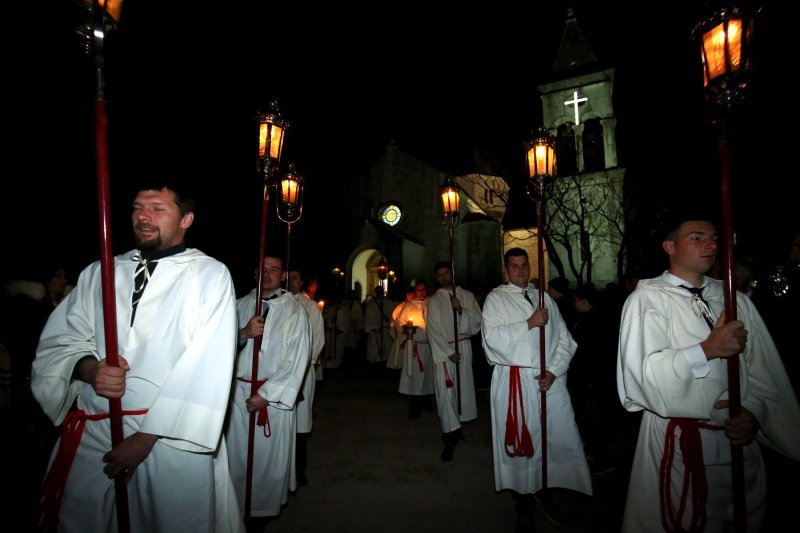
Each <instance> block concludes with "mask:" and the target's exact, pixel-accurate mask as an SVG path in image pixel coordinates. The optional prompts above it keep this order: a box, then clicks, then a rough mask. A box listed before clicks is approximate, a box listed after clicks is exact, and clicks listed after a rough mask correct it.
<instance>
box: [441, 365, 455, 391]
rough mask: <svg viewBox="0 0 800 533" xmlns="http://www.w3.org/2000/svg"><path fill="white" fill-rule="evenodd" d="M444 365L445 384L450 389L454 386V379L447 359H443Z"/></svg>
mask: <svg viewBox="0 0 800 533" xmlns="http://www.w3.org/2000/svg"><path fill="white" fill-rule="evenodd" d="M442 366H443V367H444V386H445V387H446V388H448V389H452V388H453V380H452V379H451V378H450V372H448V371H447V361H442Z"/></svg>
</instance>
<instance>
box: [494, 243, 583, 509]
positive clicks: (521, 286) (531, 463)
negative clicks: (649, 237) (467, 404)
mask: <svg viewBox="0 0 800 533" xmlns="http://www.w3.org/2000/svg"><path fill="white" fill-rule="evenodd" d="M505 269H506V274H507V275H508V279H509V283H507V284H505V285H500V286H499V287H497V288H495V289H493V290H492V292H490V293H489V294H488V295H487V296H486V301H485V302H484V305H483V323H482V325H481V330H482V333H483V347H484V350H485V352H486V359H487V360H488V362H489V364H490V365H491V366H493V367H494V368H493V370H492V384H491V415H492V440H493V447H492V449H493V458H494V480H495V488H496V490H498V491H500V490H503V489H511V490H513V491H515V492H516V494H515V498H516V500H517V512H518V521H519V522H518V523H520V525H522V524H524V523H530V522H531V521H532V508H533V498H532V496H530V495H532V494H533V493H535V492H537V491H538V490H539V489H541V488H542V475H541V474H542V451H541V450H542V446H543V443H542V440H541V415H540V405H541V392H542V391H545V392H546V394H547V396H546V397H547V404H546V405H547V485H548V487H563V488H568V489H572V490H576V491H579V492H583V493H585V494H589V495H591V494H592V483H591V474H590V472H589V465H588V463H587V462H586V457H585V455H584V453H583V444H582V442H581V438H580V434H579V432H578V426H577V425H576V423H575V414H574V412H573V410H572V404H571V403H570V397H569V392H568V391H567V385H566V373H567V370H568V368H569V362H570V360H571V359H572V356H573V355H574V354H575V350H576V349H577V344H576V343H575V341H574V340H573V339H572V336H571V335H570V334H569V331H568V330H567V326H566V324H564V321H563V320H562V319H561V315H560V314H559V312H558V307H557V306H556V304H555V302H554V301H553V299H552V298H550V297H549V296H548V295H547V294H545V296H544V301H545V308H544V309H541V308H539V307H538V301H539V291H538V290H536V289H535V288H534V286H533V285H532V284H530V283H529V282H528V280H529V279H530V264H529V263H528V254H527V252H525V250H523V249H522V248H511V249H510V250H508V251H507V252H506V253H505ZM526 295H527V298H529V299H530V300H528V299H526ZM542 326H544V333H545V350H546V354H545V368H544V369H542V368H541V365H540V354H539V343H540V341H539V335H540V332H541V331H542ZM509 417H513V418H509ZM507 442H508V443H511V444H509V445H506V443H507Z"/></svg>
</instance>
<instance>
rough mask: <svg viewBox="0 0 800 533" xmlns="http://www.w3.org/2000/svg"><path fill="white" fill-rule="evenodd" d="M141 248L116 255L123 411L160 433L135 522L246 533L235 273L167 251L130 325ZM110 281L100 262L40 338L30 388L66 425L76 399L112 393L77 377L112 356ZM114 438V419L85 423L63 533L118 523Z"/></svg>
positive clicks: (91, 409)
mask: <svg viewBox="0 0 800 533" xmlns="http://www.w3.org/2000/svg"><path fill="white" fill-rule="evenodd" d="M132 255H133V251H131V252H128V253H126V254H124V255H121V256H118V257H116V259H115V268H114V277H115V285H116V294H115V297H116V314H117V337H118V347H119V353H120V354H121V355H122V356H123V357H124V358H125V359H126V360H127V361H128V363H129V365H130V371H128V373H127V375H126V391H125V395H124V396H123V397H122V410H123V411H133V410H140V409H148V412H147V413H146V414H144V415H125V416H123V434H124V436H125V437H128V436H130V435H131V434H133V433H135V432H144V433H152V434H155V435H159V436H160V437H161V438H160V439H159V440H158V442H156V444H155V446H154V447H153V449H152V451H151V452H150V455H149V456H148V457H147V458H146V459H145V460H144V461H143V462H142V463H141V464H140V465H139V466H138V467H137V468H136V472H135V473H134V476H133V479H131V481H130V482H129V483H128V485H127V492H128V503H129V508H130V530H131V531H133V532H148V533H149V532H151V531H163V532H168V531H209V532H211V531H216V532H223V531H242V530H243V524H242V522H241V517H240V515H239V514H238V513H237V512H236V511H237V504H236V499H235V494H234V490H233V486H232V484H231V478H230V473H229V471H228V464H227V456H226V450H225V441H224V439H223V438H222V427H223V421H224V418H225V411H226V409H227V405H228V396H229V394H230V377H231V375H232V373H233V364H234V344H233V342H232V339H234V338H235V335H236V309H235V294H234V290H233V283H232V281H231V277H230V274H229V272H228V269H227V268H226V267H225V265H223V264H222V263H220V262H219V261H216V260H215V259H212V258H210V257H208V256H206V255H205V254H203V253H202V252H200V251H198V250H194V249H188V250H186V251H184V252H182V253H179V254H176V255H173V256H169V257H165V258H163V259H160V260H159V262H158V266H157V267H156V269H155V271H154V272H153V275H152V277H151V278H150V281H149V283H148V285H147V287H146V288H145V291H144V294H143V296H142V299H141V300H140V301H139V305H138V308H137V311H136V320H135V322H134V324H133V326H131V325H130V323H131V312H132V306H131V296H132V294H133V282H134V270H135V268H136V267H137V265H138V263H137V262H135V261H133V260H132V259H131V256H132ZM100 278H101V275H100V263H99V262H97V263H94V264H92V265H90V266H89V267H87V268H86V269H85V270H84V271H83V272H82V273H81V275H80V279H79V281H78V284H77V285H76V287H75V289H74V290H73V291H72V292H70V294H69V296H68V297H67V299H66V300H64V302H62V304H61V305H59V306H58V307H57V308H56V309H55V311H53V313H52V314H51V315H50V318H49V320H48V322H47V325H46V326H45V328H44V331H43V332H42V335H41V339H40V342H39V347H38V350H37V357H36V360H35V361H34V363H33V378H32V383H31V384H32V390H33V394H34V396H35V397H36V399H37V400H38V401H39V403H40V404H41V405H42V408H43V409H44V411H45V413H47V415H48V416H49V417H50V418H51V420H53V422H54V423H55V424H60V423H61V422H62V421H63V420H64V417H65V416H66V413H67V411H68V410H69V408H70V406H71V404H72V402H73V400H74V399H75V398H76V397H77V402H78V404H77V405H78V408H79V409H82V410H84V411H85V412H86V413H87V414H96V413H108V410H109V402H108V400H107V399H106V398H102V397H100V396H97V395H96V394H95V393H94V390H93V389H92V387H91V386H90V385H88V384H87V383H84V382H82V381H79V380H72V379H71V376H72V372H73V369H74V367H75V364H76V363H77V362H78V360H79V359H81V358H82V357H84V356H86V355H92V356H94V357H96V358H97V359H103V358H105V357H106V353H105V350H106V344H105V334H104V325H103V318H104V313H103V302H102V295H101V292H102V291H101V289H100V286H101V279H100ZM110 435H111V430H110V421H109V420H108V419H105V420H100V421H88V422H87V423H86V426H85V430H84V433H83V436H82V439H81V442H80V446H79V448H78V450H77V455H76V457H75V460H74V462H73V464H72V468H71V470H70V473H69V477H68V481H67V485H66V489H65V492H64V496H63V500H62V503H61V512H60V524H59V531H62V532H70V531H76V532H82V531H116V513H115V508H114V500H115V495H114V482H113V480H110V479H108V477H106V475H105V474H104V473H103V466H104V463H103V459H102V457H103V455H104V454H105V453H106V452H108V451H109V450H111V447H112V446H111V436H110ZM57 448H58V445H57V446H56V449H57ZM186 487H191V488H192V489H191V490H186Z"/></svg>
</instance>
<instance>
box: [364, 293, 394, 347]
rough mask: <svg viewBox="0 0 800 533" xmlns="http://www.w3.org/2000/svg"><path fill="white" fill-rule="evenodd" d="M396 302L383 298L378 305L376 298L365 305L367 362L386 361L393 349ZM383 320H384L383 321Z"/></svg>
mask: <svg viewBox="0 0 800 533" xmlns="http://www.w3.org/2000/svg"><path fill="white" fill-rule="evenodd" d="M394 306H395V304H394V302H393V301H391V300H389V299H388V298H383V300H381V303H380V304H378V300H377V299H376V298H372V299H370V300H367V302H366V303H365V304H364V331H365V332H366V334H367V362H368V363H377V362H378V361H384V362H385V361H386V360H387V359H388V358H389V353H390V350H391V348H392V335H391V323H392V310H393V309H394ZM381 318H382V320H381Z"/></svg>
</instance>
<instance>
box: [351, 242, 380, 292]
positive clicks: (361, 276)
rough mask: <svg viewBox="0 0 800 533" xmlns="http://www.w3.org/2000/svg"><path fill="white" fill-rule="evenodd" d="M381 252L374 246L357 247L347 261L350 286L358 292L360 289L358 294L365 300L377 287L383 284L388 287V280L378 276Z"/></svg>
mask: <svg viewBox="0 0 800 533" xmlns="http://www.w3.org/2000/svg"><path fill="white" fill-rule="evenodd" d="M381 256H382V254H381V252H380V251H379V250H378V249H377V248H375V247H374V246H362V247H359V248H357V249H356V250H355V251H354V252H353V253H352V254H350V258H349V259H348V261H347V264H348V269H347V271H348V272H349V273H350V275H349V276H348V278H349V279H348V287H349V288H350V289H352V290H354V291H356V293H358V291H359V289H360V290H361V294H357V296H358V298H359V299H360V300H361V301H363V300H364V299H365V298H367V297H368V296H372V294H373V291H374V290H375V287H376V286H378V285H383V288H384V290H386V289H387V287H386V283H387V281H386V280H383V281H381V280H380V278H379V277H378V269H377V268H376V267H377V265H378V261H380V259H381Z"/></svg>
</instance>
